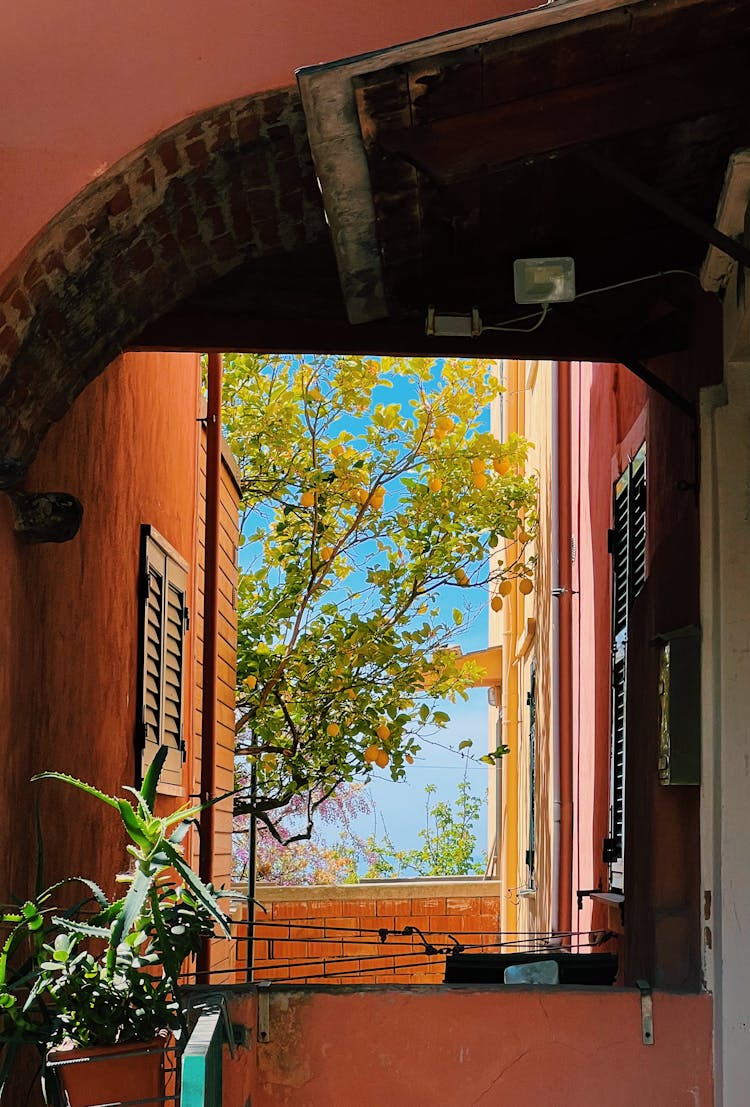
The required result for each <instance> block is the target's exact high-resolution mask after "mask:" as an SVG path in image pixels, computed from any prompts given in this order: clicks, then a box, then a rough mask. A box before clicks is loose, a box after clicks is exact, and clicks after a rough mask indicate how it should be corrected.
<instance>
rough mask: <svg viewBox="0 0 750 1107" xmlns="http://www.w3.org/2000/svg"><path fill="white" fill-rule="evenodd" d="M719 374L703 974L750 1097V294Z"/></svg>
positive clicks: (740, 1090) (728, 1101)
mask: <svg viewBox="0 0 750 1107" xmlns="http://www.w3.org/2000/svg"><path fill="white" fill-rule="evenodd" d="M724 303H725V349H726V350H727V351H728V360H727V362H726V365H725V372H724V385H723V386H721V387H717V388H713V389H708V390H706V392H705V393H704V394H703V397H702V404H701V457H702V478H701V622H702V631H703V647H702V649H703V661H702V665H703V670H702V701H703V720H702V722H703V735H704V741H703V785H702V817H701V841H702V852H703V874H702V875H703V890H704V959H705V972H706V982H707V984H708V986H709V987H710V988H712V989H713V991H714V1060H715V1070H716V1072H715V1076H716V1100H715V1102H716V1104H717V1105H723V1107H735V1105H737V1104H740V1103H746V1102H747V1094H748V1093H747V1086H748V1056H749V1055H750V1019H748V996H750V958H748V952H747V936H746V933H747V924H748V919H749V918H750V864H748V850H747V844H748V842H749V841H750V804H748V795H750V724H748V719H750V649H749V648H748V642H749V640H750V589H748V568H747V567H748V565H749V564H750V523H749V521H748V520H749V518H750V516H749V513H748V488H749V487H750V304H749V303H748V297H747V288H746V286H745V289H744V290H743V291H742V293H741V294H740V295H739V296H738V295H737V287H736V275H735V276H734V277H733V278H732V280H731V282H730V287H729V288H728V290H727V293H726V296H725V300H724Z"/></svg>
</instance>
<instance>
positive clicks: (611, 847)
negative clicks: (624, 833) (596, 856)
mask: <svg viewBox="0 0 750 1107" xmlns="http://www.w3.org/2000/svg"><path fill="white" fill-rule="evenodd" d="M619 860H620V849H619V844H618V841H617V838H605V839H604V841H603V842H602V861H604V863H605V864H607V865H611V864H612V862H613V861H619Z"/></svg>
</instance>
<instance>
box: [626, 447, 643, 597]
mask: <svg viewBox="0 0 750 1107" xmlns="http://www.w3.org/2000/svg"><path fill="white" fill-rule="evenodd" d="M629 508H630V551H631V552H630V580H629V586H630V587H629V593H630V603H632V602H633V600H634V599H635V597H636V596H637V595H638V593H639V592H640V590H641V588H643V585H644V582H645V580H646V451H645V448H644V447H641V449H640V450H639V451H638V453H637V454H636V456H635V457H634V458H633V461H632V463H631V465H630V504H629Z"/></svg>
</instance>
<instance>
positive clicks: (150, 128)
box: [0, 0, 533, 284]
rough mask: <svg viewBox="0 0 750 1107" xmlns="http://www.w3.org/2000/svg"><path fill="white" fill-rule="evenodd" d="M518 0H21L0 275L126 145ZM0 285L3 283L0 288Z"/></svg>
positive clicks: (0, 125) (6, 64)
mask: <svg viewBox="0 0 750 1107" xmlns="http://www.w3.org/2000/svg"><path fill="white" fill-rule="evenodd" d="M527 6H533V5H528V4H526V3H524V2H523V0H467V2H466V3H465V4H463V5H462V6H461V7H460V9H459V8H457V7H456V5H455V4H452V3H450V0H435V2H434V3H432V4H430V5H428V6H425V5H424V4H420V3H416V2H415V0H409V2H407V3H403V2H400V0H378V3H377V4H373V5H369V6H367V5H366V6H364V7H363V6H361V5H356V4H345V3H342V2H341V0H319V2H318V3H316V4H307V5H305V4H300V3H298V0H258V2H257V3H254V4H251V5H248V4H242V3H239V2H238V0H216V2H215V3H213V4H212V5H211V8H210V10H209V9H207V7H206V5H205V4H204V3H201V2H200V0H165V2H163V3H159V4H153V3H148V0H131V2H129V3H127V4H116V3H114V2H113V0H104V2H94V0H79V2H78V3H77V4H76V5H75V6H74V8H72V9H71V8H70V7H69V6H67V5H64V4H59V3H55V2H51V0H33V2H32V3H29V4H14V5H12V11H9V12H8V13H7V16H6V19H5V23H4V27H3V50H2V56H3V65H2V70H1V73H0V103H2V105H3V111H2V114H1V115H0V208H1V209H2V210H3V211H5V212H12V213H13V218H12V220H6V222H5V225H4V227H3V233H2V238H1V240H0V274H2V273H3V272H4V270H6V268H7V267H8V266H9V265H10V264H11V262H12V260H13V258H14V257H16V255H17V254H18V253H19V252H20V251H21V250H22V249H23V248H24V247H25V246H26V245H27V244H28V243H29V242H30V241H31V240H32V239H33V238H34V236H35V235H36V234H37V233H38V231H39V230H40V229H41V228H42V227H43V226H44V225H45V224H46V223H47V222H48V221H49V220H50V219H51V218H52V216H53V215H54V214H55V213H56V212H58V211H59V210H60V209H61V208H62V207H64V205H65V204H67V203H68V202H69V201H70V200H72V199H73V197H74V196H76V195H77V193H79V192H80V191H81V190H82V189H83V188H85V187H86V185H88V184H89V183H90V182H91V181H92V180H94V179H95V178H97V177H98V176H100V175H101V174H102V173H104V172H105V171H106V169H107V168H108V167H109V166H111V165H113V164H114V163H115V162H117V161H118V160H119V159H120V158H122V157H123V156H124V155H125V154H127V153H128V152H129V151H130V150H133V149H134V148H136V147H138V146H140V145H141V144H142V143H144V142H146V141H147V140H148V139H150V138H151V137H152V136H153V135H155V134H157V133H159V132H161V131H163V130H165V129H166V128H168V127H170V126H172V125H173V124H175V123H178V122H179V121H180V120H182V119H185V118H186V117H188V116H190V115H193V114H195V113H196V112H200V111H202V110H205V109H208V108H211V107H213V106H215V105H217V104H221V103H224V102H226V101H228V100H232V99H235V98H238V97H243V96H249V95H251V94H253V93H255V92H260V91H264V90H266V89H272V88H279V87H286V86H288V85H291V84H293V83H294V72H295V69H297V68H298V67H301V66H306V65H313V64H316V63H319V62H327V61H334V60H337V59H339V58H342V57H347V56H350V55H353V54H358V53H362V52H365V51H369V50H378V49H382V48H385V47H387V46H391V45H394V44H397V43H399V42H405V41H409V40H411V39H416V38H421V37H423V36H427V35H433V34H436V33H439V32H440V31H445V30H450V29H452V28H454V27H455V26H456V25H458V26H464V25H467V24H471V23H477V22H482V21H483V20H488V19H494V18H497V17H499V16H502V15H505V14H508V13H511V12H517V11H521V10H523V9H524V8H525V7H527ZM1 283H2V281H0V284H1Z"/></svg>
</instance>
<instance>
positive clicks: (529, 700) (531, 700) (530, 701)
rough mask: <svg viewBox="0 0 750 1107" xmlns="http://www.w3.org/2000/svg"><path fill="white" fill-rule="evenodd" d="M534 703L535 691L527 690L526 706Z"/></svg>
mask: <svg viewBox="0 0 750 1107" xmlns="http://www.w3.org/2000/svg"><path fill="white" fill-rule="evenodd" d="M533 705H534V693H533V692H527V693H526V706H527V707H533Z"/></svg>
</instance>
